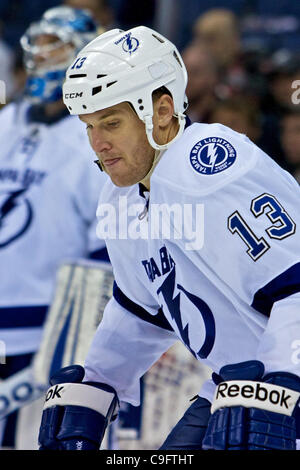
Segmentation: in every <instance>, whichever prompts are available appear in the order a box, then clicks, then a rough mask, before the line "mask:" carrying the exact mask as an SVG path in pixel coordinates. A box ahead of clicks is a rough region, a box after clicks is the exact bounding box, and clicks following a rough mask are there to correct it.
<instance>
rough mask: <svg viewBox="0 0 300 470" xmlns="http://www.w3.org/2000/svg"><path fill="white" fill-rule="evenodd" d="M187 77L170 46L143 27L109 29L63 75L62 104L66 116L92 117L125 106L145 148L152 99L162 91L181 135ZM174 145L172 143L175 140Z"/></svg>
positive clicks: (151, 128)
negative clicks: (142, 131)
mask: <svg viewBox="0 0 300 470" xmlns="http://www.w3.org/2000/svg"><path fill="white" fill-rule="evenodd" d="M186 84H187V72H186V68H185V66H184V63H183V61H182V58H181V56H180V54H179V52H178V51H177V49H176V47H175V46H174V44H172V43H171V42H170V41H169V40H168V39H166V38H164V37H163V36H162V35H161V34H159V33H157V32H156V31H153V30H152V29H150V28H147V27H145V26H138V27H136V28H133V29H131V30H129V31H121V30H119V29H113V30H111V31H107V32H106V33H103V34H102V35H100V36H98V37H97V38H96V39H94V40H93V41H92V42H90V43H89V44H88V45H87V46H86V47H85V48H84V49H83V50H82V51H80V53H79V55H78V56H77V58H76V59H75V61H74V62H73V63H72V64H71V66H70V67H69V68H68V70H67V74H66V81H65V83H64V85H63V100H64V103H65V105H66V106H67V108H68V110H69V112H70V113H71V114H88V113H93V112H95V111H98V110H102V109H104V108H108V107H110V106H114V105H116V104H119V103H122V102H129V103H130V104H131V105H132V106H133V108H134V110H135V112H136V113H137V115H138V117H139V118H140V119H141V120H142V121H143V122H144V123H145V126H146V133H147V137H148V140H149V143H150V145H151V146H152V147H153V148H154V149H156V150H162V149H165V148H167V147H168V146H169V145H170V143H171V142H169V143H168V144H165V145H158V144H157V143H156V142H155V141H154V139H153V136H152V130H153V123H152V117H153V103H152V93H153V91H154V90H157V89H159V88H161V87H165V88H167V90H168V91H169V92H170V94H171V96H172V98H173V102H174V115H175V116H176V117H177V119H178V122H179V131H178V133H177V135H176V137H175V139H176V138H178V137H179V136H180V135H181V134H182V132H183V129H184V124H185V115H184V111H185V109H186V107H187V98H186V96H185V88H186ZM175 139H173V140H175Z"/></svg>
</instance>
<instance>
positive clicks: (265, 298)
mask: <svg viewBox="0 0 300 470" xmlns="http://www.w3.org/2000/svg"><path fill="white" fill-rule="evenodd" d="M297 292H300V263H297V264H294V265H293V266H291V267H290V268H289V269H287V270H286V271H284V272H283V273H281V274H279V276H277V277H275V278H274V279H272V281H270V282H269V283H268V284H266V285H265V286H264V287H262V288H261V289H259V290H258V291H257V292H256V294H255V295H254V297H253V302H252V304H251V307H253V308H255V310H258V311H259V312H261V313H263V314H264V315H266V316H269V315H270V313H271V310H272V307H273V304H274V302H277V301H278V300H282V299H285V298H286V297H288V296H289V295H293V294H296V293H297Z"/></svg>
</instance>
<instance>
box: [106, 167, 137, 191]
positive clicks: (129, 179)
mask: <svg viewBox="0 0 300 470" xmlns="http://www.w3.org/2000/svg"><path fill="white" fill-rule="evenodd" d="M107 173H108V175H109V176H110V179H111V180H112V182H113V183H114V185H116V186H118V187H119V188H124V187H126V186H132V185H134V184H136V183H138V181H139V180H138V179H137V178H133V176H132V174H124V173H117V172H114V171H112V172H107Z"/></svg>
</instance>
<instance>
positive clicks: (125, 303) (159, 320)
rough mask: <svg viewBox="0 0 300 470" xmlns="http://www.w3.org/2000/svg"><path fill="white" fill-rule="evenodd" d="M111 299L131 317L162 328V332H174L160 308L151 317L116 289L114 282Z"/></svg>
mask: <svg viewBox="0 0 300 470" xmlns="http://www.w3.org/2000/svg"><path fill="white" fill-rule="evenodd" d="M113 297H114V298H115V300H116V301H117V302H118V304H120V305H121V307H124V308H125V309H126V310H128V311H129V312H130V313H133V315H136V316H137V317H139V318H140V319H141V320H144V321H146V322H148V323H152V325H155V326H159V327H160V328H163V329H164V330H169V331H174V330H173V328H172V327H171V325H170V323H169V322H168V320H167V319H166V317H165V316H164V314H163V311H162V309H161V308H160V309H158V311H157V314H156V315H151V314H150V313H149V312H147V310H145V309H144V308H143V307H141V306H140V305H138V304H136V303H135V302H133V301H132V300H130V299H129V298H128V297H127V296H126V295H125V294H124V293H123V292H122V291H121V289H120V288H119V287H118V285H117V283H116V282H114V287H113Z"/></svg>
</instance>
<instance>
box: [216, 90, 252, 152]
mask: <svg viewBox="0 0 300 470" xmlns="http://www.w3.org/2000/svg"><path fill="white" fill-rule="evenodd" d="M210 122H211V123H213V122H217V123H220V124H223V125H224V126H227V127H230V128H231V129H233V130H235V131H237V132H240V133H241V134H246V135H247V136H248V137H249V139H250V140H252V141H253V142H255V143H257V144H258V143H259V137H260V135H261V123H260V113H259V109H258V108H257V106H256V105H255V104H254V103H253V102H251V101H250V100H249V99H246V98H243V97H234V98H229V99H227V100H224V101H221V102H219V103H218V104H217V105H216V106H215V108H214V110H213V112H212V113H211V120H210Z"/></svg>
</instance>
